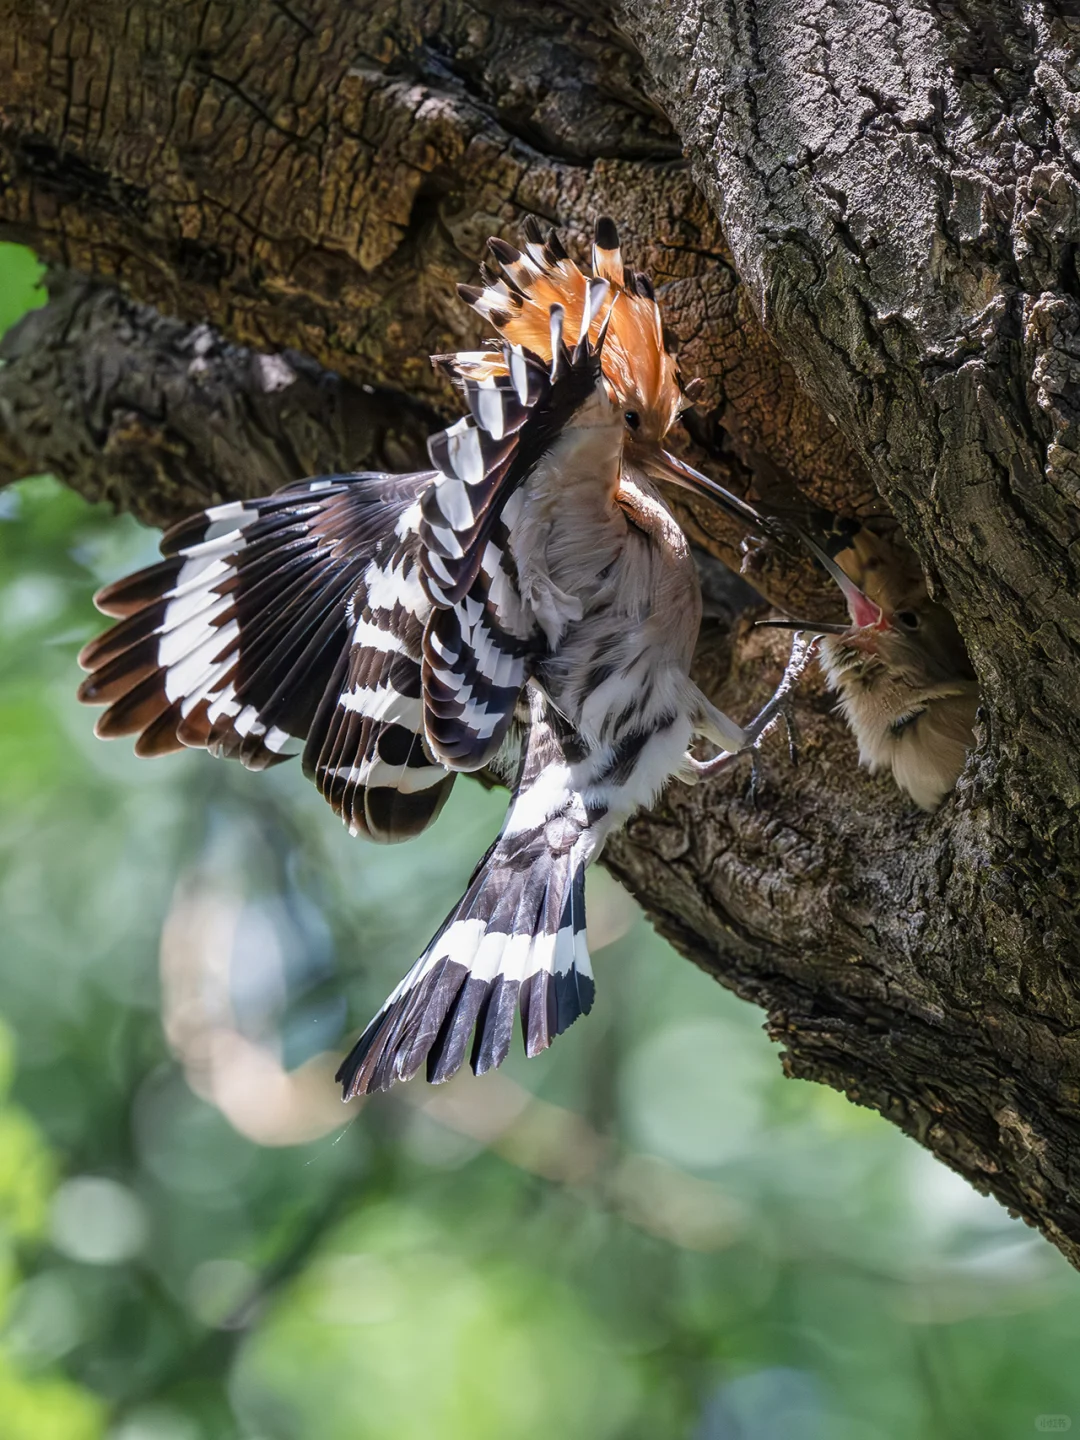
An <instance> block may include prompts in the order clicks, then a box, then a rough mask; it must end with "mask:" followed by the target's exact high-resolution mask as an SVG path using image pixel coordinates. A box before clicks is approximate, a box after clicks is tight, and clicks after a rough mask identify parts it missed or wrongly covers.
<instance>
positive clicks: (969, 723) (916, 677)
mask: <svg viewBox="0 0 1080 1440" xmlns="http://www.w3.org/2000/svg"><path fill="white" fill-rule="evenodd" d="M746 508H748V507H747V506H746V504H745V502H743V506H742V509H743V512H744V513H745V510H746ZM761 519H762V520H763V521H764V520H765V519H766V517H764V516H762V517H761ZM766 523H768V524H769V525H770V526H771V527H772V528H775V523H776V522H775V520H774V521H771V522H766ZM791 528H792V530H793V532H794V533H795V534H797V535H799V536H800V538H801V539H802V540H803V542H804V543H805V544H806V545H807V546H808V548H809V549H810V550H811V552H812V553H813V554H814V555H815V557H816V558H817V559H818V560H819V561H820V562H821V564H822V565H823V566H825V568H826V569H827V570H828V572H829V574H830V575H831V576H832V578H833V579H834V580H835V581H836V583H837V585H838V586H839V588H840V591H841V593H842V594H843V596H844V599H845V601H846V602H847V607H848V613H849V615H850V618H851V624H850V625H849V626H845V625H832V624H822V623H820V622H814V621H809V620H801V621H785V622H782V623H784V624H785V625H791V626H793V627H797V628H803V629H806V630H809V631H812V632H814V633H815V634H816V635H817V636H819V637H820V639H819V641H818V646H819V650H820V658H821V665H822V668H823V670H824V672H825V677H826V679H827V680H828V683H829V685H830V686H831V687H832V688H833V689H834V690H835V691H836V692H837V693H838V695H839V697H840V703H839V709H840V712H841V714H842V715H843V716H844V718H845V720H846V721H847V722H848V725H849V726H850V728H851V730H852V733H853V734H854V736H855V740H856V742H857V744H858V747H859V760H860V762H861V763H862V764H863V765H865V766H866V767H867V768H868V769H869V770H870V772H871V773H872V774H877V773H880V772H883V771H884V772H889V773H891V775H892V777H893V779H894V780H895V782H896V784H897V785H898V786H899V788H900V789H901V790H903V791H904V792H905V793H906V794H907V795H909V796H910V797H911V799H912V800H914V802H915V804H916V805H918V806H919V808H920V809H923V810H935V809H937V807H938V806H939V805H940V804H941V802H942V800H944V798H945V796H946V795H947V794H949V792H950V791H951V790H952V789H953V788H954V786H955V785H956V782H957V780H958V779H959V777H960V772H961V771H962V770H963V768H964V761H965V758H966V755H967V752H968V750H969V749H970V748H971V746H972V744H973V743H974V730H975V717H976V711H977V710H978V706H979V687H978V684H977V681H976V679H975V671H974V669H973V668H972V664H971V661H970V659H969V658H968V653H967V650H966V648H965V646H964V642H963V639H962V638H961V635H960V632H959V630H958V629H957V627H956V622H955V620H954V619H953V618H952V616H951V615H950V614H949V612H948V610H946V608H945V607H944V605H941V604H939V603H938V602H936V601H934V600H932V599H931V598H930V594H929V591H928V588H927V584H926V577H925V576H924V574H923V571H922V568H921V566H920V565H919V562H918V560H917V558H916V556H915V553H914V551H913V550H912V549H911V547H910V546H909V545H908V544H907V542H906V541H905V540H904V538H903V536H902V535H901V534H900V533H899V531H898V530H896V528H895V526H894V525H892V524H890V522H888V521H880V520H879V521H873V520H871V521H868V522H866V523H864V524H863V525H861V526H859V527H858V528H857V529H852V528H851V527H850V526H849V527H848V533H847V534H846V536H845V538H844V539H843V541H842V542H841V543H842V548H840V549H838V550H837V551H836V553H835V554H834V555H830V554H828V553H827V551H826V549H825V548H824V545H823V544H822V540H823V537H822V536H818V537H816V538H815V537H813V536H810V535H808V534H807V533H806V532H805V531H804V530H801V529H800V528H799V527H797V526H793V527H791Z"/></svg>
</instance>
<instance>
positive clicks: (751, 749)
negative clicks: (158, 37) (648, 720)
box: [690, 631, 821, 781]
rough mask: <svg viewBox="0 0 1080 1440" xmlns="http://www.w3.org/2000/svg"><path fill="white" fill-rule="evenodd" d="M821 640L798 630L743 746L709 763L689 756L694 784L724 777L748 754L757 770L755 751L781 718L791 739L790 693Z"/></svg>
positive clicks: (748, 728)
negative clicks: (784, 663)
mask: <svg viewBox="0 0 1080 1440" xmlns="http://www.w3.org/2000/svg"><path fill="white" fill-rule="evenodd" d="M820 638H821V637H820V635H812V636H809V637H806V636H804V635H803V633H802V632H801V631H797V632H796V633H795V635H794V637H793V639H792V642H791V655H790V656H789V657H788V662H787V664H786V665H785V667H784V673H783V675H781V677H780V683H779V685H777V687H776V689H775V690H774V691H773V694H772V697H771V699H770V700H769V701H768V703H767V704H765V705H763V706H762V708H761V709H760V710H759V711H758V713H757V714H756V715H755V716H754V718H753V720H752V721H751V722H750V724H749V725H748V726H747V727H746V729H745V730H743V732H742V743H741V744H739V745H737V746H735V747H734V748H732V749H725V751H724V752H723V753H722V754H720V755H717V756H716V757H715V758H714V759H712V760H694V759H693V758H692V757H691V761H690V768H691V771H692V775H693V779H694V780H695V781H698V780H711V779H713V778H714V776H716V775H721V774H723V772H724V771H725V770H730V769H731V767H732V766H733V765H734V764H735V763H736V762H737V761H738V760H739V759H740V758H741V757H742V756H743V755H747V754H749V755H751V756H752V757H753V761H754V766H755V769H756V766H757V752H758V749H759V747H760V745H761V742H762V741H763V740H764V739H765V737H766V736H767V735H770V734H771V733H772V731H773V730H774V729H775V728H776V726H777V725H778V724H779V723H780V721H781V719H783V720H784V721H785V723H786V724H787V726H788V736H789V739H790V738H791V737H792V722H791V719H790V718H789V711H790V705H791V692H792V691H793V690H794V688H795V686H796V685H797V684H798V681H799V679H800V677H801V676H802V674H803V671H804V670H805V669H806V667H807V666H808V665H809V664H810V661H811V660H812V659H813V658H814V655H815V654H816V653H817V644H818V641H819V640H820ZM792 743H793V741H792Z"/></svg>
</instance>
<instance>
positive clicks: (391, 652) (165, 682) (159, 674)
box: [79, 473, 452, 840]
mask: <svg viewBox="0 0 1080 1440" xmlns="http://www.w3.org/2000/svg"><path fill="white" fill-rule="evenodd" d="M432 478H433V477H432V476H431V474H430V473H423V474H419V475H403V476H395V475H381V474H373V475H345V476H334V477H330V478H323V479H318V480H307V481H303V482H301V483H300V484H296V485H289V486H286V487H285V488H284V489H283V490H279V491H278V492H277V493H276V494H274V495H271V496H266V497H262V498H260V499H255V500H246V501H242V502H235V503H233V504H230V505H219V506H216V507H215V508H213V509H211V510H207V511H204V512H202V513H201V514H199V515H195V516H193V517H192V518H191V519H189V520H186V521H184V522H183V523H182V524H180V525H178V526H176V527H174V528H173V529H172V530H171V531H169V532H168V534H167V535H166V536H165V537H164V539H163V541H162V553H163V555H164V557H165V558H164V559H163V560H162V561H161V562H160V563H159V564H157V565H154V566H151V567H150V568H149V569H147V570H144V571H141V572H140V573H139V574H137V575H133V576H130V577H128V578H127V579H126V580H121V581H119V582H117V583H116V584H115V585H110V586H107V587H106V588H105V589H104V590H102V591H101V592H100V594H99V595H98V597H97V603H98V605H99V608H101V609H102V610H103V611H104V612H105V613H106V614H108V615H112V616H114V617H117V618H118V619H119V621H120V623H119V624H118V625H115V626H114V627H113V628H112V629H111V630H110V631H108V632H107V633H106V634H105V635H103V636H102V637H100V639H98V640H95V641H92V642H91V643H90V644H89V645H88V646H87V647H86V648H85V649H84V651H83V653H82V655H81V656H80V657H79V658H80V663H81V664H82V665H83V667H84V668H85V669H87V670H89V671H90V674H89V675H88V677H87V679H86V680H85V681H84V683H83V686H82V688H81V690H80V692H79V694H80V698H81V699H82V700H84V701H87V702H88V703H91V704H105V705H107V706H108V709H107V710H106V711H105V714H104V715H102V716H101V717H100V719H99V720H98V723H97V726H96V727H95V728H96V730H97V733H98V734H99V735H101V736H104V737H106V738H108V737H112V736H117V735H128V734H137V735H138V739H137V741H136V745H135V749H136V753H137V754H139V755H161V754H167V753H169V752H170V751H174V750H179V749H182V748H183V747H184V746H203V747H205V748H207V749H209V750H210V751H211V753H212V754H215V755H219V756H231V757H235V758H238V759H239V760H241V761H242V763H243V764H245V765H247V766H249V767H250V768H253V769H263V768H265V767H266V766H268V765H272V764H276V763H277V762H278V761H280V760H283V759H287V758H289V756H291V755H295V754H298V753H300V751H301V749H303V751H304V768H305V771H306V772H307V773H308V774H309V775H311V777H312V778H313V779H315V781H316V783H317V784H318V785H319V788H320V789H321V790H322V791H323V793H324V794H325V795H326V796H327V798H328V799H329V800H330V802H331V804H333V805H334V807H335V809H337V810H338V812H339V813H340V814H342V815H343V816H344V818H345V819H346V820H347V821H348V823H349V825H350V828H351V829H353V830H354V832H363V833H366V834H368V835H370V836H372V837H373V838H377V839H386V840H396V839H402V838H405V837H406V836H408V835H410V834H415V833H416V832H417V831H418V830H420V829H423V828H424V826H425V825H426V824H428V823H430V821H431V820H432V819H433V818H434V816H435V815H436V814H437V813H438V810H439V808H440V806H441V804H442V801H443V799H445V795H446V792H447V790H448V789H449V785H450V783H451V779H452V777H448V776H447V774H446V772H445V770H443V769H442V768H441V767H438V773H437V774H436V773H435V772H436V767H435V766H433V765H432V764H431V763H430V761H425V765H424V766H423V767H422V768H423V770H424V776H423V778H424V781H425V782H426V783H425V784H424V785H422V786H416V785H415V784H413V788H412V790H411V792H410V793H411V798H410V799H409V800H407V801H406V802H405V803H403V804H399V803H398V801H397V783H398V782H399V781H400V780H401V779H402V777H403V776H404V775H405V773H406V772H395V771H393V770H392V769H388V768H386V767H385V766H381V765H380V764H379V763H378V759H379V757H380V756H381V755H382V754H383V753H384V752H385V753H390V752H393V753H395V754H399V753H401V750H402V744H403V741H402V737H401V735H400V730H401V728H402V726H404V725H406V724H409V725H411V726H412V727H413V728H412V731H411V736H412V742H413V743H414V744H416V745H420V746H422V743H423V742H422V739H420V732H421V731H422V714H420V713H419V709H418V696H419V693H420V684H421V679H420V638H421V636H422V633H423V627H424V623H425V621H426V619H427V615H428V613H429V612H430V609H431V606H430V602H429V600H428V599H427V597H426V595H425V594H424V593H423V591H422V589H421V587H420V586H419V583H418V579H417V569H416V561H415V558H414V555H413V558H409V557H406V556H405V553H404V552H405V549H406V547H407V545H408V543H410V542H411V544H412V547H413V552H415V548H416V544H417V541H416V535H415V516H416V514H417V513H418V497H419V496H420V494H421V493H422V492H423V490H424V489H425V488H426V487H427V486H428V485H430V483H431V481H432ZM410 516H412V517H413V521H414V523H413V524H412V525H411V526H410ZM403 536H405V537H406V538H405V539H404V540H403V538H402V537H403ZM403 567H406V568H407V569H408V574H407V575H405V578H404V579H403V574H404V569H403ZM409 575H411V579H409ZM395 586H398V587H399V589H400V594H399V595H398V597H397V599H396V600H394V601H388V600H387V592H388V589H393V588H394V587H395ZM410 606H413V607H419V608H418V609H417V608H410ZM364 624H366V627H367V628H366V629H365V628H363V627H364ZM369 637H374V642H375V643H369ZM369 692H370V693H371V694H374V695H376V696H377V705H378V707H379V713H378V714H368V715H363V716H361V719H362V720H364V721H366V722H367V723H365V724H362V725H359V726H356V725H353V726H351V727H350V728H349V729H348V731H347V733H345V734H342V733H341V732H340V727H337V726H335V719H336V712H337V711H338V710H339V709H341V710H343V711H345V712H346V713H350V712H349V707H350V706H356V705H363V706H366V707H367V709H368V710H373V709H374V708H375V705H376V702H375V701H371V700H369V699H368V694H369ZM331 732H332V733H333V734H334V737H335V743H336V749H335V751H334V764H333V767H332V769H333V773H331V771H330V769H328V767H327V765H326V764H325V763H322V764H320V762H323V756H324V751H325V745H326V741H327V737H328V735H329V734H330V733H331ZM305 742H306V745H305ZM419 768H421V767H418V766H412V767H409V769H411V770H416V769H419ZM343 771H344V772H345V773H347V774H348V775H349V776H351V777H352V778H351V779H350V780H348V781H344V782H343V780H342V778H341V775H342V772H343ZM416 778H417V777H416V775H415V774H409V775H408V777H407V781H406V785H408V782H415V781H416ZM365 787H367V788H370V789H371V791H372V792H377V793H372V794H370V795H368V796H367V797H366V799H365V802H364V804H363V805H358V803H357V799H356V794H357V790H358V789H360V790H363V789H364V788H365Z"/></svg>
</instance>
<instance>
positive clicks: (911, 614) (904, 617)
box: [896, 610, 919, 630]
mask: <svg viewBox="0 0 1080 1440" xmlns="http://www.w3.org/2000/svg"><path fill="white" fill-rule="evenodd" d="M896 621H897V623H898V624H900V625H902V626H903V627H904V629H905V630H917V629H918V628H919V617H918V615H916V613H915V611H914V610H898V611H897V612H896Z"/></svg>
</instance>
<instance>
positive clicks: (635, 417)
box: [623, 410, 641, 430]
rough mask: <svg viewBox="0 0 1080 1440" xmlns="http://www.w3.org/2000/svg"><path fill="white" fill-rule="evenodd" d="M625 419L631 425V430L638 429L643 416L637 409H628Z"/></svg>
mask: <svg viewBox="0 0 1080 1440" xmlns="http://www.w3.org/2000/svg"><path fill="white" fill-rule="evenodd" d="M623 419H624V420H625V421H626V423H627V425H629V426H630V429H631V430H636V429H637V428H638V426H639V425H640V424H641V416H640V415H639V414H638V412H637V411H636V410H627V412H626V414H625V415H624V416H623Z"/></svg>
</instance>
